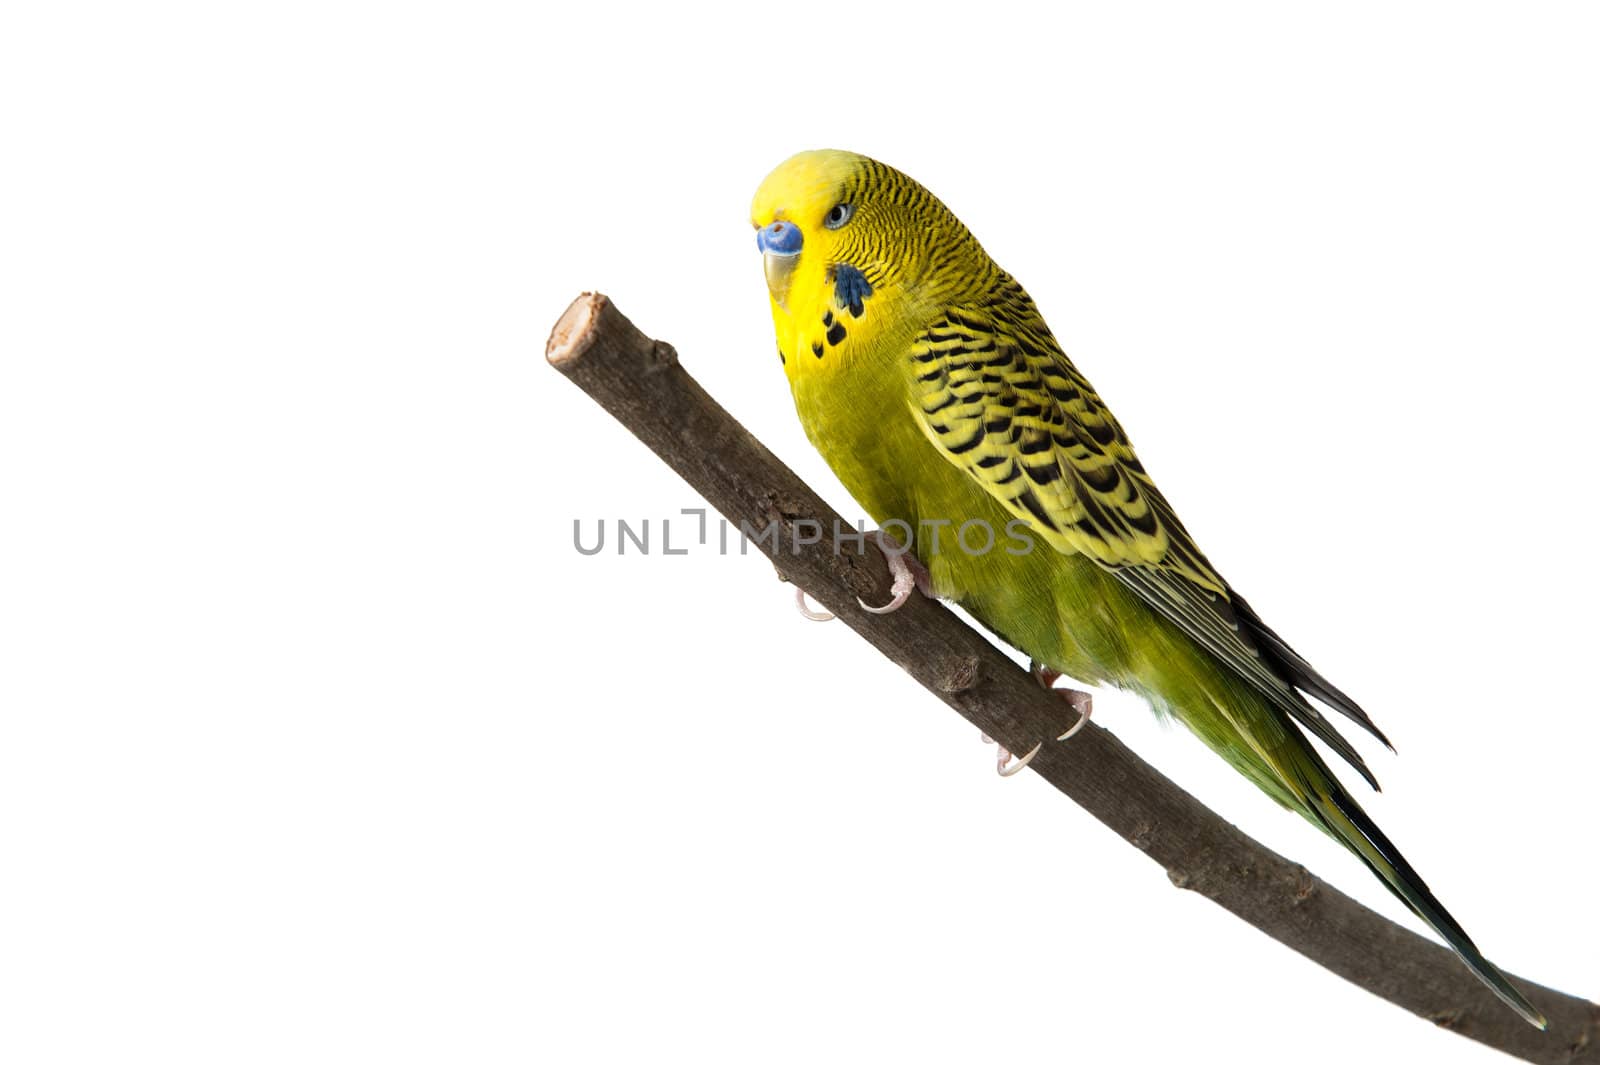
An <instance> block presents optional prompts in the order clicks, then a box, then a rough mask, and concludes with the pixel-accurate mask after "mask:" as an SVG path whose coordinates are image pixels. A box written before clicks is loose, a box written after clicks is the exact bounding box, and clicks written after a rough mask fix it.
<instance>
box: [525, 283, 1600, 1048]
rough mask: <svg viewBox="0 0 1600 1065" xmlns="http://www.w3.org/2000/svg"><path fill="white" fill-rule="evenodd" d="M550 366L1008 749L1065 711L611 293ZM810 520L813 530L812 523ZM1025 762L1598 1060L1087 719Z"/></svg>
mask: <svg viewBox="0 0 1600 1065" xmlns="http://www.w3.org/2000/svg"><path fill="white" fill-rule="evenodd" d="M546 356H547V358H548V359H549V361H550V363H551V365H553V366H554V367H555V368H556V369H558V370H560V371H561V372H562V373H563V374H564V375H566V377H567V378H568V379H570V380H571V381H572V382H573V383H575V384H576V385H578V387H579V388H581V389H583V390H584V391H585V392H587V393H588V394H589V395H590V396H591V397H592V398H593V399H594V400H595V401H596V402H598V403H599V404H600V405H601V406H602V407H604V408H605V409H606V410H607V411H608V412H610V413H611V415H612V416H613V417H615V418H616V419H617V420H618V421H620V422H622V424H623V425H625V426H626V427H627V428H628V429H629V430H630V431H632V432H633V434H634V435H635V436H637V437H638V438H639V439H640V440H642V441H643V442H644V443H645V445H646V446H648V447H649V448H650V449H651V450H652V451H654V452H655V453H656V454H657V455H658V456H660V457H661V458H662V459H663V460H664V461H665V462H666V463H667V465H669V466H671V467H672V469H674V470H675V471H677V473H678V474H679V475H680V476H681V477H683V479H684V480H685V481H687V482H688V483H689V484H690V485H691V486H692V487H693V488H694V489H695V490H696V491H697V492H699V493H700V494H701V495H702V496H704V497H705V498H706V500H707V501H709V502H710V503H711V504H712V505H713V506H714V507H716V508H717V509H718V510H719V511H721V512H722V514H723V516H724V517H726V518H727V519H728V520H729V522H730V523H732V524H733V525H735V526H739V525H740V524H741V523H744V525H745V526H748V527H749V528H750V529H752V530H755V531H758V532H759V531H763V530H766V529H767V528H768V527H769V526H770V527H775V528H776V529H777V531H778V535H777V536H776V537H772V538H769V540H768V541H765V542H761V543H760V545H759V546H760V547H761V548H762V549H763V550H764V551H765V552H766V553H767V554H768V555H769V556H770V557H771V558H772V561H773V563H774V564H775V565H776V567H777V569H778V572H779V574H780V575H781V576H782V577H784V578H785V579H787V580H789V581H792V582H794V583H795V584H797V585H798V586H800V587H802V588H804V589H805V590H806V592H807V593H808V594H810V595H811V597H812V598H813V599H815V600H816V601H817V602H819V603H821V604H822V605H823V606H825V607H826V608H827V609H829V610H831V611H832V612H833V613H834V614H835V615H836V616H837V617H838V618H839V619H840V620H842V621H843V622H844V623H845V624H846V625H849V626H850V627H851V628H852V629H854V630H855V631H856V632H858V633H859V634H860V635H861V636H862V637H863V638H865V639H866V641H867V642H868V643H869V644H871V645H872V646H873V647H875V648H876V649H877V650H878V651H879V652H881V653H882V654H883V655H885V656H886V657H887V658H889V659H890V660H892V661H894V662H896V663H898V664H899V665H900V666H901V667H903V668H904V669H905V670H906V672H907V673H909V674H911V676H912V677H913V678H915V679H916V680H917V682H918V683H920V684H921V685H922V686H923V687H925V688H927V689H928V690H929V691H931V692H932V693H933V694H934V695H936V696H938V697H939V698H940V699H942V700H943V701H944V702H945V703H946V704H947V705H949V706H950V707H951V708H953V709H954V710H955V711H956V712H958V713H959V714H961V715H962V716H963V717H965V718H966V719H967V720H968V721H970V722H972V724H973V725H975V726H977V727H978V728H979V729H981V730H982V731H983V732H984V733H985V734H987V735H989V736H992V737H994V738H995V739H996V740H998V741H999V742H1000V743H1002V744H1004V745H1005V746H1006V747H1007V748H1008V749H1010V750H1012V751H1019V752H1020V751H1027V750H1029V749H1030V748H1032V747H1033V746H1034V744H1035V743H1037V742H1038V741H1039V740H1040V739H1041V738H1045V737H1050V738H1053V737H1055V736H1056V735H1058V734H1059V733H1061V732H1062V731H1063V730H1064V729H1065V727H1066V726H1067V725H1069V724H1071V722H1072V720H1073V714H1072V711H1071V710H1069V709H1068V708H1067V707H1066V706H1065V705H1064V703H1063V701H1062V700H1060V699H1058V698H1056V697H1054V696H1051V695H1049V694H1047V693H1046V692H1045V691H1044V690H1043V689H1041V688H1040V687H1039V685H1038V684H1036V683H1035V682H1034V680H1033V678H1032V677H1031V676H1030V675H1029V674H1028V673H1027V672H1026V671H1024V670H1022V669H1019V668H1018V667H1017V666H1016V665H1015V664H1014V663H1013V662H1012V661H1011V660H1010V659H1008V658H1007V657H1006V656H1005V655H1004V654H1002V653H1001V652H1000V651H998V650H996V649H995V648H994V647H993V646H991V645H990V644H989V643H988V642H987V641H986V640H985V639H984V638H983V637H982V636H981V635H980V634H979V633H978V632H976V631H975V630H973V629H972V628H970V627H969V626H968V625H966V624H965V623H964V622H962V621H961V620H960V619H959V618H957V617H956V616H955V615H954V614H953V613H951V612H950V611H949V610H947V609H945V608H944V607H943V606H942V605H940V604H939V603H937V602H935V601H932V600H929V599H927V598H925V597H923V596H921V595H913V596H912V597H911V599H910V601H908V602H907V603H906V605H905V606H904V607H903V608H901V609H900V610H898V611H896V612H895V613H894V614H892V615H887V616H879V615H874V614H870V613H867V612H866V611H864V610H862V609H860V608H859V606H858V605H857V602H856V597H857V596H861V597H862V598H864V599H866V601H867V602H871V603H882V602H885V601H887V600H888V598H889V591H888V589H889V576H888V568H887V566H886V565H885V563H884V560H883V558H882V556H881V555H880V554H879V553H878V552H877V550H876V549H874V548H869V549H867V550H865V551H860V550H858V549H857V548H855V547H854V541H853V539H852V540H850V541H847V543H846V545H844V547H842V548H841V547H840V545H838V544H837V542H836V541H837V531H839V530H843V531H844V532H846V533H849V534H853V533H854V530H855V526H854V525H852V524H849V523H845V522H844V521H843V519H841V518H840V517H839V515H838V514H836V513H835V512H834V511H833V510H832V509H831V508H830V507H829V506H828V505H827V504H826V503H824V502H823V501H822V499H821V498H820V497H818V496H817V494H816V493H815V492H813V491H812V490H811V489H810V488H808V487H807V486H806V485H805V483H804V482H802V481H801V480H800V479H799V478H798V477H796V476H795V475H794V473H792V472H791V471H790V470H789V469H788V467H787V466H785V465H784V464H783V463H782V462H780V461H779V460H778V459H777V458H776V457H775V456H774V455H773V454H772V453H771V452H770V451H768V450H767V449H766V448H765V447H764V446H762V444H761V443H760V441H758V440H756V438H755V437H753V436H752V435H751V434H750V433H749V432H748V431H746V430H745V428H744V427H743V426H742V425H740V424H739V423H738V422H737V421H736V420H734V418H733V417H732V416H731V415H729V414H728V412H727V411H725V410H723V408H722V407H721V406H719V405H718V404H717V403H716V401H715V400H713V399H712V398H711V397H710V396H709V395H707V394H706V392H705V390H704V389H702V388H701V387H700V386H699V385H698V384H697V383H696V382H695V380H694V379H693V378H692V377H690V376H689V374H688V373H687V372H685V371H684V369H683V368H682V366H680V365H679V364H678V358H677V353H676V351H675V350H674V349H673V348H672V346H671V345H670V344H668V343H666V342H664V341H660V340H652V339H650V338H649V337H647V336H645V335H644V334H643V333H641V332H639V330H638V329H636V328H635V327H634V325H633V323H631V322H629V321H628V319H627V318H625V317H624V316H623V315H622V313H621V312H620V311H618V310H617V309H616V307H615V306H614V305H613V304H612V303H611V302H610V300H608V299H607V298H606V297H605V296H602V295H599V294H593V293H586V294H584V295H582V296H580V297H579V298H578V299H577V300H576V301H574V302H573V304H572V306H571V307H570V308H568V310H567V312H566V313H565V314H564V315H562V317H561V320H560V321H559V322H557V323H556V326H555V329H554V331H553V332H552V333H551V336H550V341H549V344H548V346H547V349H546ZM818 532H820V533H821V535H820V537H819V536H817V535H815V534H816V533H818ZM1030 768H1031V769H1033V770H1034V771H1035V772H1037V773H1039V774H1040V775H1041V776H1043V777H1044V778H1045V779H1046V780H1048V781H1049V782H1050V783H1051V784H1052V785H1054V786H1055V787H1056V788H1057V789H1058V790H1060V791H1061V792H1062V793H1063V794H1065V795H1066V796H1067V797H1068V798H1070V799H1072V800H1073V801H1074V802H1076V803H1077V804H1078V805H1080V806H1082V807H1083V808H1084V809H1085V810H1087V811H1088V812H1089V813H1091V814H1093V815H1094V816H1095V817H1096V818H1097V819H1099V820H1100V821H1101V822H1102V823H1103V824H1105V825H1106V826H1107V827H1109V828H1110V829H1111V830H1112V831H1114V832H1116V833H1117V835H1119V836H1121V837H1122V838H1123V839H1125V840H1126V841H1128V842H1129V843H1130V844H1132V845H1133V846H1134V847H1136V848H1138V849H1139V850H1140V851H1143V852H1144V853H1145V854H1146V855H1148V856H1149V857H1150V858H1151V859H1152V860H1153V861H1155V862H1158V863H1160V865H1161V866H1162V867H1163V868H1165V869H1166V871H1167V876H1168V878H1169V879H1171V881H1172V883H1173V884H1175V885H1177V886H1178V887H1180V888H1184V889H1186V890H1189V891H1195V892H1198V893H1199V894H1201V895H1204V896H1205V897H1206V898H1208V899H1210V900H1212V901H1213V902H1215V903H1217V904H1218V905H1219V906H1222V907H1223V908H1224V909H1226V910H1228V911H1229V912H1231V913H1233V914H1235V915H1236V916H1238V917H1240V918H1241V919H1243V920H1244V921H1246V922H1248V923H1249V924H1251V925H1254V926H1255V927H1256V928H1258V929H1260V930H1261V931H1263V932H1265V933H1266V934H1267V935H1269V936H1271V937H1272V938H1274V939H1276V940H1278V941H1279V942H1280V943H1283V944H1284V945H1286V946H1288V947H1290V948H1292V949H1294V950H1296V951H1299V952H1300V953H1301V954H1303V955H1305V956H1306V957H1307V958H1310V959H1311V960H1312V961H1314V962H1316V963H1317V964H1319V965H1321V966H1323V967H1325V968H1327V969H1329V970H1331V971H1333V972H1335V973H1338V974H1339V975H1340V976H1342V977H1344V978H1345V979H1347V980H1349V981H1350V982H1352V983H1354V984H1356V985H1358V986H1360V987H1363V988H1365V989H1367V990H1368V991H1370V992H1372V993H1373V994H1375V995H1378V996H1380V997H1382V998H1385V999H1388V1000H1389V1001H1390V1002H1393V1003H1394V1004H1395V1005H1397V1006H1401V1007H1403V1008H1405V1009H1408V1010H1410V1011H1411V1012H1412V1013H1415V1014H1417V1015H1418V1016H1420V1017H1424V1018H1426V1019H1428V1020H1430V1021H1432V1022H1433V1023H1434V1024H1437V1025H1439V1026H1440V1027H1443V1028H1448V1029H1450V1030H1451V1031H1453V1032H1456V1033H1457V1034H1459V1035H1462V1036H1465V1037H1467V1038H1469V1039H1475V1040H1477V1041H1479V1042H1481V1043H1485V1044H1487V1045H1489V1046H1492V1047H1495V1048H1497V1049H1499V1050H1503V1051H1505V1052H1506V1053H1508V1054H1511V1055H1514V1056H1516V1057H1518V1058H1522V1059H1524V1060H1526V1061H1532V1062H1550V1063H1557V1062H1559V1063H1567V1062H1575V1061H1600V1049H1597V1048H1596V1043H1597V1042H1600V1006H1596V1005H1595V1004H1594V1003H1591V1002H1588V1001H1586V1000H1585V999H1581V998H1577V997H1575V996H1572V995H1568V994H1564V993H1562V992H1560V991H1555V990H1552V989H1550V988H1546V987H1542V986H1540V985H1538V984H1534V983H1532V982H1531V981H1528V980H1524V979H1522V978H1520V977H1512V979H1513V981H1514V982H1515V983H1516V984H1517V985H1518V986H1519V987H1520V988H1521V989H1522V990H1523V992H1524V993H1525V994H1526V995H1527V996H1528V998H1529V999H1530V1000H1531V1001H1532V1002H1533V1004H1534V1005H1535V1006H1537V1007H1538V1008H1539V1009H1540V1010H1542V1011H1543V1012H1544V1014H1545V1016H1546V1017H1547V1018H1549V1021H1550V1026H1549V1029H1548V1030H1547V1031H1544V1032H1540V1031H1538V1030H1536V1029H1534V1028H1533V1027H1532V1026H1530V1025H1528V1024H1527V1023H1526V1022H1524V1021H1523V1020H1522V1019H1521V1018H1520V1017H1518V1016H1517V1015H1516V1014H1515V1013H1513V1012H1512V1011H1511V1010H1510V1009H1508V1008H1507V1007H1506V1006H1504V1005H1503V1004H1501V1003H1500V1002H1499V1001H1498V1000H1497V999H1496V998H1495V997H1494V996H1493V995H1492V994H1490V992H1489V991H1488V990H1487V989H1486V988H1485V987H1483V985H1482V984H1480V983H1479V982H1478V980H1477V978H1476V977H1474V976H1473V975H1472V973H1471V972H1470V971H1468V969H1467V968H1466V966H1464V965H1463V964H1462V963H1461V962H1460V961H1459V960H1458V959H1457V958H1456V956H1455V955H1454V954H1453V953H1452V952H1451V951H1450V950H1448V949H1447V948H1445V947H1443V946H1440V945H1439V944H1436V943H1434V942H1432V941H1430V940H1428V939H1425V938H1423V937H1422V936H1420V935H1418V934H1416V933H1415V932H1412V931H1409V930H1407V929H1405V928H1402V927H1401V926H1399V925H1397V924H1395V923H1394V922H1392V921H1390V920H1388V919H1387V918H1385V917H1382V916H1380V915H1379V914H1377V913H1374V912H1373V911H1371V910H1368V909H1366V908H1365V907H1364V906H1362V905H1361V904H1360V903H1358V902H1356V901H1355V900H1354V899H1352V898H1350V897H1349V896H1348V895H1345V894H1344V893H1343V892H1341V891H1339V890H1338V889H1336V888H1334V887H1332V886H1330V885H1328V884H1325V883H1324V882H1322V881H1321V880H1319V879H1318V878H1317V877H1315V876H1313V875H1312V874H1311V873H1310V872H1308V871H1307V870H1306V869H1305V867H1304V866H1301V865H1299V864H1297V863H1295V862H1292V861H1289V860H1288V859H1286V858H1284V857H1282V856H1280V855H1278V854H1276V853H1274V852H1272V851H1271V850H1268V849H1267V848H1266V847H1264V846H1262V845H1261V844H1259V843H1257V842H1256V841H1255V840H1253V839H1251V838H1250V837H1249V836H1247V835H1245V834H1244V833H1243V832H1241V831H1239V830H1238V829H1237V828H1235V827H1234V826H1233V825H1231V824H1229V823H1228V822H1227V821H1224V820H1223V819H1222V818H1221V817H1219V816H1217V815H1216V814H1215V813H1213V812H1211V811H1210V810H1209V809H1207V808H1206V807H1204V806H1202V805H1201V804H1200V803H1199V802H1198V801H1197V800H1195V799H1194V798H1193V797H1192V796H1190V795H1189V794H1188V793H1186V792H1185V791H1183V790H1182V789H1181V788H1179V787H1178V786H1177V785H1176V784H1174V783H1173V782H1172V781H1170V780H1168V779H1167V778H1166V777H1164V776H1162V775H1161V774H1160V773H1158V772H1156V770H1155V769H1153V768H1151V767H1150V766H1149V765H1148V764H1147V763H1146V762H1144V761H1143V760H1142V759H1140V758H1139V757H1138V756H1137V755H1135V754H1134V753H1133V752H1132V751H1130V750H1129V749H1128V748H1127V747H1125V746H1123V745H1122V743H1121V742H1119V741H1118V740H1117V739H1116V737H1114V736H1113V735H1111V733H1109V732H1107V731H1105V730H1104V729H1101V728H1098V727H1096V726H1094V725H1092V724H1091V725H1090V726H1089V727H1087V728H1085V729H1084V730H1083V731H1081V732H1080V733H1079V734H1078V735H1077V736H1075V737H1074V738H1073V739H1072V740H1071V741H1070V742H1068V743H1061V744H1057V743H1052V742H1046V743H1045V744H1044V746H1043V747H1042V748H1041V749H1040V751H1039V753H1038V754H1037V755H1036V756H1035V757H1034V759H1033V761H1032V763H1031V765H1030Z"/></svg>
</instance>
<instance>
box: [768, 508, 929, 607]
mask: <svg viewBox="0 0 1600 1065" xmlns="http://www.w3.org/2000/svg"><path fill="white" fill-rule="evenodd" d="M867 535H868V536H870V537H871V538H872V540H873V542H874V543H876V544H877V545H878V550H879V551H881V552H883V560H884V561H885V562H887V563H888V564H889V575H890V576H891V577H893V578H894V583H893V584H892V585H890V586H889V594H890V598H889V601H888V602H887V603H885V604H883V605H882V606H870V605H868V603H867V602H866V601H865V600H864V599H862V598H861V597H860V596H857V597H856V602H858V603H860V604H861V609H862V610H865V611H866V612H867V613H869V614H892V613H894V612H895V611H896V610H899V609H900V608H901V607H903V606H905V605H906V600H908V599H910V598H911V593H912V592H914V591H916V592H921V593H922V594H923V595H925V596H927V597H928V598H929V599H932V598H933V597H934V596H933V578H932V577H931V576H929V574H928V570H927V567H926V566H924V565H923V564H922V563H921V562H919V561H918V560H917V556H915V555H913V554H912V553H911V549H910V548H909V547H906V546H905V545H904V544H902V543H901V542H900V541H899V540H897V539H895V538H894V537H893V536H891V535H890V534H888V533H886V532H884V531H883V530H882V529H874V530H872V532H870V533H867ZM794 602H795V607H796V609H798V610H799V611H800V616H801V617H803V618H807V619H809V620H811V621H832V620H833V618H834V615H833V614H831V613H829V612H828V611H826V610H812V609H811V603H810V601H809V600H807V599H806V593H805V589H804V588H798V587H797V588H795V590H794Z"/></svg>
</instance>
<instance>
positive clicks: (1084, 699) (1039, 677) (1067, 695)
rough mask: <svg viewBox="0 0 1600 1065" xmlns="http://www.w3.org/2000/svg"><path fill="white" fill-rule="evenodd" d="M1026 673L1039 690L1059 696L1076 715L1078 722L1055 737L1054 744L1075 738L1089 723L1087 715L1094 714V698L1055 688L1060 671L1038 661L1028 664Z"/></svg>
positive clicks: (1071, 690) (1067, 689)
mask: <svg viewBox="0 0 1600 1065" xmlns="http://www.w3.org/2000/svg"><path fill="white" fill-rule="evenodd" d="M1028 671H1029V672H1030V673H1032V674H1033V679H1034V680H1036V681H1038V682H1039V686H1040V687H1041V688H1043V689H1044V690H1045V691H1048V692H1054V693H1055V694H1057V695H1059V696H1061V698H1062V699H1064V700H1066V703H1067V705H1068V706H1070V707H1072V709H1073V710H1075V711H1077V713H1078V720H1077V721H1074V722H1073V723H1072V727H1071V728H1069V729H1067V731H1065V732H1063V733H1062V734H1061V735H1059V736H1057V737H1056V742H1057V743H1060V742H1061V741H1062V740H1070V739H1071V738H1072V737H1074V736H1076V735H1077V734H1078V731H1079V730H1080V729H1082V728H1083V726H1085V725H1087V724H1088V723H1089V715H1090V714H1092V713H1094V696H1092V695H1090V694H1089V693H1088V692H1080V691H1075V690H1073V689H1071V688H1057V687H1056V686H1055V683H1056V681H1058V680H1060V679H1061V671H1060V670H1055V669H1051V668H1050V667H1049V666H1047V665H1045V664H1044V663H1043V662H1041V661H1039V660H1038V659H1034V660H1033V661H1032V662H1031V663H1029V665H1028Z"/></svg>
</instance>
